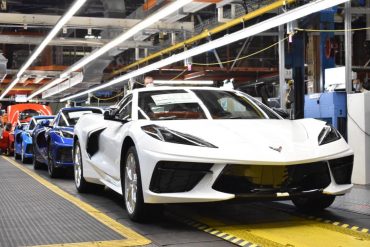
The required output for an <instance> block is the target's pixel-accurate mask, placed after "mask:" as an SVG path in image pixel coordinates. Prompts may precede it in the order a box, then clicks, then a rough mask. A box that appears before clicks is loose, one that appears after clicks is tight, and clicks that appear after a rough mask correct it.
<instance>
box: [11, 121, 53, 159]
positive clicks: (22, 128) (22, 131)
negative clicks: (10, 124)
mask: <svg viewBox="0 0 370 247" xmlns="http://www.w3.org/2000/svg"><path fill="white" fill-rule="evenodd" d="M52 119H54V116H41V115H40V116H34V117H32V118H31V119H30V121H29V122H27V123H19V124H18V125H17V126H16V127H15V130H14V158H15V159H19V158H21V160H22V162H23V163H26V162H27V161H30V160H32V159H33V148H32V133H33V132H34V130H35V127H36V125H37V124H38V123H40V122H42V121H43V120H50V121H51V120H52Z"/></svg>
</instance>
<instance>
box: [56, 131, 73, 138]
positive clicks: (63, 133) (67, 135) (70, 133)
mask: <svg viewBox="0 0 370 247" xmlns="http://www.w3.org/2000/svg"><path fill="white" fill-rule="evenodd" d="M59 134H60V135H61V136H62V137H64V138H73V133H72V132H69V131H65V130H62V131H60V132H59Z"/></svg>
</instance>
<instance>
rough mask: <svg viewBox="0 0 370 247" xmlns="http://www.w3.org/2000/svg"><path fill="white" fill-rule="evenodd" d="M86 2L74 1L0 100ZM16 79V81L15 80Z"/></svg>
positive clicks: (81, 0)
mask: <svg viewBox="0 0 370 247" xmlns="http://www.w3.org/2000/svg"><path fill="white" fill-rule="evenodd" d="M86 1H87V0H76V1H75V2H74V3H73V5H72V6H71V8H70V9H69V10H68V11H67V13H65V14H64V15H63V16H62V17H61V18H60V19H59V20H58V22H57V23H56V25H55V26H54V28H53V29H52V30H51V31H50V32H49V34H48V35H47V36H46V37H45V39H44V40H43V41H42V42H41V44H40V45H39V46H38V47H37V48H36V50H34V51H33V53H32V55H31V57H30V58H29V59H28V60H27V61H26V63H25V64H23V65H22V67H21V69H20V70H19V71H18V73H17V77H16V79H15V80H13V82H12V83H11V84H10V85H9V86H8V88H7V89H6V90H5V91H4V92H3V93H2V95H1V96H0V99H3V98H4V97H5V96H6V95H7V93H8V92H9V91H10V90H11V89H12V88H13V87H14V86H15V85H16V84H17V83H18V81H19V78H20V77H21V76H22V75H23V73H24V72H25V71H26V69H28V67H29V66H31V64H32V63H33V62H34V61H35V60H36V58H37V57H38V56H39V55H40V54H41V52H42V51H43V50H44V49H45V47H46V46H47V45H48V44H49V42H50V41H51V40H52V39H53V38H54V37H55V36H56V35H57V34H58V32H59V31H60V30H61V29H62V28H63V26H64V25H65V24H66V23H67V22H68V21H69V20H70V19H71V17H72V16H73V15H74V14H75V13H76V12H77V11H78V10H79V9H80V8H81V6H82V5H83V4H84V3H85V2H86ZM17 79H18V80H17Z"/></svg>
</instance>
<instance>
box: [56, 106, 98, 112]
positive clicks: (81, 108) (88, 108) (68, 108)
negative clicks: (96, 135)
mask: <svg viewBox="0 0 370 247" xmlns="http://www.w3.org/2000/svg"><path fill="white" fill-rule="evenodd" d="M83 110H100V111H101V112H103V110H102V109H101V108H99V107H93V106H88V107H85V106H79V107H64V108H62V109H60V111H83Z"/></svg>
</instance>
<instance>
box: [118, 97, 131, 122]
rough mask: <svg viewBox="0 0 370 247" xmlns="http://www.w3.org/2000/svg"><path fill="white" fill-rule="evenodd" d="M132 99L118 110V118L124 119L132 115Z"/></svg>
mask: <svg viewBox="0 0 370 247" xmlns="http://www.w3.org/2000/svg"><path fill="white" fill-rule="evenodd" d="M131 113H132V101H130V102H129V103H127V104H126V105H125V106H124V107H122V108H121V109H120V111H119V112H118V118H119V119H122V120H127V119H130V118H131V117H132V114H131Z"/></svg>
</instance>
